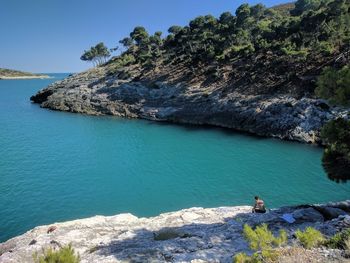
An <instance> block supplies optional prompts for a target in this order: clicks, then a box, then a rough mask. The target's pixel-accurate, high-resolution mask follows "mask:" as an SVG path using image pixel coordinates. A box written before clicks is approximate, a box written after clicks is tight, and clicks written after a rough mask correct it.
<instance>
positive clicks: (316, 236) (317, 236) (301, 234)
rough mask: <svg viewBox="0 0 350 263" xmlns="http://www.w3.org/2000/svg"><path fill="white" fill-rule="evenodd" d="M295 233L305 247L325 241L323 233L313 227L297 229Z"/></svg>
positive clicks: (314, 245)
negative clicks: (302, 229)
mask: <svg viewBox="0 0 350 263" xmlns="http://www.w3.org/2000/svg"><path fill="white" fill-rule="evenodd" d="M295 235H296V237H297V239H298V241H299V242H300V244H301V245H302V246H303V247H304V248H307V249H309V248H312V247H316V246H318V245H320V244H321V243H322V242H323V241H324V237H323V235H322V233H321V232H320V231H318V230H316V229H314V228H313V227H307V228H306V229H305V230H304V231H301V230H297V231H296V232H295Z"/></svg>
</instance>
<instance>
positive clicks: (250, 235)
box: [234, 224, 287, 263]
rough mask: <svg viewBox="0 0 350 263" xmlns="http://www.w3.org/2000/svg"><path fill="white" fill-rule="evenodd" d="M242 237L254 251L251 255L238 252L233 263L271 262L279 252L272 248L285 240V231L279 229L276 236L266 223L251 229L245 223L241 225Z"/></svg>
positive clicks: (280, 244)
mask: <svg viewBox="0 0 350 263" xmlns="http://www.w3.org/2000/svg"><path fill="white" fill-rule="evenodd" d="M243 235H244V238H245V239H246V240H247V241H248V242H249V247H250V248H251V249H252V250H255V251H257V252H255V253H254V254H253V255H252V256H248V255H246V254H245V253H239V254H237V255H236V256H235V257H234V262H235V263H241V262H244V263H255V262H272V261H275V260H277V258H278V256H279V255H280V253H279V252H278V251H276V250H275V249H274V248H275V247H279V246H282V245H283V244H285V243H286V242H287V233H286V231H284V230H280V233H279V235H278V236H277V237H276V236H274V235H273V233H272V232H271V231H270V230H269V229H268V227H267V225H266V224H262V225H261V226H257V227H256V228H255V230H254V229H252V228H251V227H250V226H249V225H247V224H245V225H244V227H243Z"/></svg>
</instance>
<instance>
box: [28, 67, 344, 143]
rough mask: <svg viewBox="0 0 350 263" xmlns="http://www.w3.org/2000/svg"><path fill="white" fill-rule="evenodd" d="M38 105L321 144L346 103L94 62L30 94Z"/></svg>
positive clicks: (69, 110)
mask: <svg viewBox="0 0 350 263" xmlns="http://www.w3.org/2000/svg"><path fill="white" fill-rule="evenodd" d="M30 99H31V100H32V101H33V102H34V103H38V104H40V106H41V107H42V108H49V109H52V110H58V111H67V112H72V113H82V114H88V115H114V116H118V117H124V118H140V119H147V120H152V121H160V122H170V123H171V122H172V123H179V124H192V125H210V126H217V127H223V128H229V129H233V130H236V131H240V132H248V133H250V134H253V135H257V136H262V137H273V138H278V139H282V140H291V141H299V142H303V143H312V144H322V141H321V138H320V130H321V128H322V126H323V125H324V124H325V123H326V122H328V121H329V120H332V119H335V118H338V117H344V116H347V115H348V114H349V112H350V110H349V109H348V108H344V109H343V108H339V107H333V106H331V105H329V104H328V103H327V102H326V101H324V100H320V99H315V98H307V97H303V98H296V97H293V96H291V95H288V94H269V95H266V94H265V95H256V94H255V95H248V94H243V93H240V92H237V91H232V92H229V93H225V92H224V90H222V89H221V88H217V87H215V85H214V86H212V87H210V88H209V89H207V90H203V89H201V88H198V87H197V86H195V85H189V84H188V83H186V82H178V83H169V82H167V81H135V80H134V79H127V80H122V79H119V77H118V76H114V75H107V73H106V69H104V68H94V69H90V70H88V71H85V72H82V73H78V74H74V75H72V76H70V77H68V78H65V79H63V80H60V81H57V82H54V83H53V84H51V85H49V86H48V87H47V88H45V89H42V90H40V91H38V92H37V93H36V94H35V95H33V96H32V97H31V98H30Z"/></svg>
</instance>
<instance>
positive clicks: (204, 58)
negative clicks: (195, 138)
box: [107, 0, 350, 101]
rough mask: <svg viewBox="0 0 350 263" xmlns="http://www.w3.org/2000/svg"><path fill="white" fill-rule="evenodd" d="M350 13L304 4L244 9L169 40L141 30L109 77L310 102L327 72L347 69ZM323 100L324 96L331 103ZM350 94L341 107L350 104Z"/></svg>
mask: <svg viewBox="0 0 350 263" xmlns="http://www.w3.org/2000/svg"><path fill="white" fill-rule="evenodd" d="M349 8H350V3H349V1H347V0H299V1H297V2H296V3H295V4H285V5H280V6H276V7H273V8H266V7H265V6H264V5H262V4H257V5H254V6H249V5H248V4H242V5H241V6H239V7H238V9H237V10H236V12H235V14H234V15H233V14H231V13H230V12H225V13H223V14H221V16H220V17H219V18H216V17H213V16H212V15H206V16H199V17H196V18H195V19H193V20H191V21H190V22H189V24H188V25H187V26H184V27H180V26H175V25H174V26H171V27H170V28H169V30H168V34H167V35H166V36H165V37H162V35H163V34H162V32H155V33H154V34H149V33H148V32H147V30H146V29H145V28H144V27H142V26H138V27H135V29H134V30H133V31H132V32H131V33H130V35H129V36H128V37H125V38H124V39H122V40H121V41H120V43H121V44H122V46H123V48H124V52H123V53H122V54H121V55H120V56H117V57H113V58H112V59H111V60H110V62H109V63H108V65H107V66H108V68H109V74H119V73H121V72H123V71H125V72H126V73H127V74H126V76H128V75H129V74H130V75H131V76H133V77H135V78H136V79H157V78H160V79H168V80H173V81H175V82H177V81H179V80H180V79H181V80H186V81H188V82H192V83H194V82H196V83H199V84H200V85H201V86H202V87H206V86H208V85H213V84H214V85H216V86H218V87H222V88H225V91H230V90H233V89H234V90H238V91H239V92H244V93H247V94H271V93H276V92H277V93H288V94H293V95H296V96H304V95H310V96H312V95H313V94H314V90H315V87H316V82H317V77H318V76H319V75H320V74H321V73H322V70H323V69H324V68H325V67H326V66H330V67H332V68H335V69H340V68H342V67H344V66H345V65H347V64H348V63H349V57H350V15H349V13H350V12H349ZM130 66H135V67H136V68H137V70H135V71H130V70H129V68H128V67H130ZM133 73H134V74H135V73H136V74H135V75H134V74H133ZM123 75H125V74H123ZM326 93H327V92H319V95H321V97H325V96H326V97H327V96H332V95H330V94H326ZM348 93H349V91H348V92H343V94H342V95H339V96H341V97H342V98H339V99H340V100H341V101H347V100H349V99H350V95H349V94H348Z"/></svg>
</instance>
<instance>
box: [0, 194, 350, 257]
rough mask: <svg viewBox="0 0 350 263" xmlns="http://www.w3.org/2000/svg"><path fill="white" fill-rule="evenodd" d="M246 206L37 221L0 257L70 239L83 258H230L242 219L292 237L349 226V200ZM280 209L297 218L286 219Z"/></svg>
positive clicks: (238, 248) (237, 247)
mask: <svg viewBox="0 0 350 263" xmlns="http://www.w3.org/2000/svg"><path fill="white" fill-rule="evenodd" d="M250 210H251V207H249V206H239V207H219V208H208V209H204V208H191V209H186V210H181V211H177V212H172V213H165V214H161V215H159V216H157V217H153V218H137V217H135V216H133V215H131V214H120V215H116V216H110V217H104V216H95V217H92V218H87V219H81V220H75V221H69V222H64V223H57V224H54V225H51V226H40V227H36V228H34V229H33V230H31V231H28V232H27V233H25V234H23V235H21V236H18V237H15V238H13V239H10V240H8V241H7V242H5V243H2V244H0V262H6V263H10V262H32V254H33V253H35V252H36V251H38V252H40V251H42V249H43V248H48V247H53V248H58V247H61V246H64V245H67V244H70V243H71V244H72V246H73V247H74V249H75V251H76V252H78V253H79V254H80V257H81V262H125V261H127V262H130V261H131V262H166V261H171V262H203V261H204V262H232V256H233V255H234V254H236V253H238V252H242V251H244V252H249V248H248V246H247V243H246V242H245V240H244V238H243V236H242V228H243V225H244V224H245V223H247V224H249V225H251V226H255V225H258V224H261V223H267V224H268V225H269V228H270V229H271V230H272V231H273V232H278V231H279V229H281V228H283V229H286V230H287V232H288V235H289V238H290V239H293V237H292V236H293V233H294V231H295V230H296V229H303V228H305V227H307V226H313V227H315V228H317V229H319V230H320V231H322V232H323V233H324V234H325V235H328V236H330V235H333V234H334V233H336V232H338V231H340V230H342V229H344V228H346V227H350V216H349V213H350V200H348V201H344V202H340V203H330V204H327V205H316V206H308V205H307V206H297V207H284V208H280V209H276V210H272V211H270V212H269V213H267V214H251V213H250ZM284 213H291V214H292V215H293V217H294V218H295V219H296V221H295V222H294V223H292V224H289V223H287V222H285V221H284V220H282V219H281V216H282V215H283V214H284ZM288 253H291V252H290V251H288ZM298 253H299V252H298ZM286 254H287V252H286ZM299 254H300V253H299ZM308 255H314V256H315V259H317V260H318V259H322V260H324V261H323V262H329V261H335V262H339V260H341V253H340V252H339V251H333V250H325V249H321V250H317V251H302V253H301V254H300V257H306V258H307V257H308ZM288 258H289V259H290V257H288ZM200 260H203V261H200ZM285 260H287V258H286V259H285ZM286 262H287V261H286ZM289 262H294V261H289ZM308 262H310V261H308ZM311 262H312V261H311ZM344 262H345V261H344Z"/></svg>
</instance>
